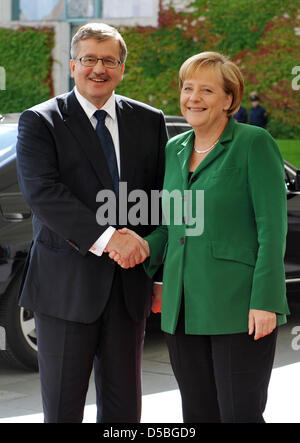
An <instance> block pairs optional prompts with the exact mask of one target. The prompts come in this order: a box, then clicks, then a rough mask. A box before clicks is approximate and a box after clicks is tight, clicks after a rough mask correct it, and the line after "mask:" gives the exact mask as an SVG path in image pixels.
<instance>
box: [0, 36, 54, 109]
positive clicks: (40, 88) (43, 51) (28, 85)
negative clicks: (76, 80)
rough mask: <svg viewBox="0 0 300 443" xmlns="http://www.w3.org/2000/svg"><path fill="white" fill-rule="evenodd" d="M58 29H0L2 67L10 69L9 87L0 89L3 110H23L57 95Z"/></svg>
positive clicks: (0, 103) (7, 74)
mask: <svg viewBox="0 0 300 443" xmlns="http://www.w3.org/2000/svg"><path fill="white" fill-rule="evenodd" d="M53 45H54V31H53V30H52V29H50V28H43V29H40V30H37V29H33V28H20V29H17V30H11V29H6V28H0V66H3V67H4V69H5V71H6V90H4V91H0V113H2V114H5V113H9V112H21V111H23V110H24V109H26V108H28V107H30V106H33V105H35V104H36V103H39V102H42V101H44V100H47V99H48V98H50V97H51V95H53V86H52V76H51V70H52V57H51V51H52V48H53Z"/></svg>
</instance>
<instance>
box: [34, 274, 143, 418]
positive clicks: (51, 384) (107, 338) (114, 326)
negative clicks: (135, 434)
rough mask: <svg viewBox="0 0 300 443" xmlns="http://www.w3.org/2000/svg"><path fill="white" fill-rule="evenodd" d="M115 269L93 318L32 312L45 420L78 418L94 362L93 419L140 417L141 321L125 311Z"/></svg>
mask: <svg viewBox="0 0 300 443" xmlns="http://www.w3.org/2000/svg"><path fill="white" fill-rule="evenodd" d="M116 274H117V275H118V273H116ZM117 275H116V277H115V279H114V283H113V287H112V291H111V295H110V299H109V301H108V303H107V306H106V307H105V310H104V312H103V314H102V315H101V317H100V318H99V319H98V320H97V321H96V322H95V323H92V324H83V323H76V322H69V321H65V320H60V319H57V318H52V317H48V316H46V315H43V314H37V313H35V321H36V329H37V338H38V360H39V369H40V379H41V392H42V401H43V409H44V417H45V422H46V423H47V422H48V423H49V422H50V423H59V422H65V423H76V422H81V421H82V419H83V411H84V405H85V399H86V393H87V390H88V385H89V379H90V375H91V372H92V369H93V364H94V376H95V385H96V395H97V400H96V401H97V422H103V423H109V422H110V423H111V422H115V423H119V422H122V423H137V422H139V421H140V417H141V360H142V348H143V342H144V331H145V321H141V322H138V323H136V322H134V321H133V320H132V319H131V317H130V316H129V314H128V312H127V309H126V306H125V303H124V297H123V291H122V287H121V282H120V279H119V278H118V277H117Z"/></svg>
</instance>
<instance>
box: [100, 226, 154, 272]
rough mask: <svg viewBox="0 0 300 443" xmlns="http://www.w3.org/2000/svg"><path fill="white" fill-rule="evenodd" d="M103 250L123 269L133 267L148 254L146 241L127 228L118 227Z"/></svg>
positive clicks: (141, 261)
mask: <svg viewBox="0 0 300 443" xmlns="http://www.w3.org/2000/svg"><path fill="white" fill-rule="evenodd" d="M104 252H106V253H108V255H109V257H110V258H111V259H112V260H114V261H115V262H117V263H118V264H119V265H120V266H121V268H123V269H128V268H134V266H136V265H138V264H140V263H143V262H144V261H145V260H146V258H147V257H149V255H150V249H149V244H148V242H147V241H146V240H144V239H143V238H142V237H140V236H139V235H138V234H137V233H136V232H134V231H131V230H130V229H127V228H123V229H120V230H118V231H116V232H115V233H114V234H113V235H112V237H111V239H110V241H109V242H108V244H107V246H106V248H105V250H104Z"/></svg>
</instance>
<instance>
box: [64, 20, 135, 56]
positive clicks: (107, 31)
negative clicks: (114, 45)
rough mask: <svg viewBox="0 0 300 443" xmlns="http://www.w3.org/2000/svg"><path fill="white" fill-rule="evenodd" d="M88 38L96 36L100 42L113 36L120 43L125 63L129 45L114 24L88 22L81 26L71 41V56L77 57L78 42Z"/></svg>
mask: <svg viewBox="0 0 300 443" xmlns="http://www.w3.org/2000/svg"><path fill="white" fill-rule="evenodd" d="M88 38H94V39H95V40H98V41H99V42H101V41H104V40H108V39H110V38H113V39H115V40H117V41H119V43H120V60H121V62H122V63H125V60H126V57H127V46H126V43H125V41H124V39H123V37H122V36H121V34H120V33H119V31H118V30H117V29H116V28H114V27H113V26H109V25H106V24H105V23H87V24H86V25H83V26H81V27H80V28H79V29H78V31H77V32H76V34H75V35H74V37H73V38H72V42H71V58H72V59H75V58H76V56H77V54H78V43H79V42H80V41H81V40H86V39H88Z"/></svg>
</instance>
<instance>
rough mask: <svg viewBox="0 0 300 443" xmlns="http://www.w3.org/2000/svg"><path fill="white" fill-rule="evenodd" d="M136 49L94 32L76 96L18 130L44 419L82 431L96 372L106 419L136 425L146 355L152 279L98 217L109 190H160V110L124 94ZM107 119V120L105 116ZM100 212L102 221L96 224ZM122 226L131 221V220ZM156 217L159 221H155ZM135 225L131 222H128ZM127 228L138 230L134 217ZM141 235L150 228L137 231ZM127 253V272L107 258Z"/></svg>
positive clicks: (77, 53) (136, 249) (50, 105)
mask: <svg viewBox="0 0 300 443" xmlns="http://www.w3.org/2000/svg"><path fill="white" fill-rule="evenodd" d="M126 54H127V52H126V44H125V42H124V40H123V38H122V37H121V35H120V34H119V33H118V32H117V30H116V29H114V28H112V27H110V26H107V25H104V24H100V23H97V24H95V23H94V24H88V25H85V26H83V27H81V28H80V29H79V31H78V32H77V33H76V34H75V36H74V37H73V40H72V45H71V57H72V59H71V62H70V66H71V72H72V76H73V78H74V80H75V88H74V90H73V91H72V92H71V93H67V94H64V95H61V96H58V97H55V98H53V99H51V100H49V101H47V102H45V103H42V104H39V105H37V106H34V107H33V108H31V109H29V110H27V111H25V112H24V113H23V114H22V115H21V117H20V121H19V136H18V144H17V161H18V173H19V182H20V187H21V190H22V192H23V195H24V197H25V200H26V201H27V202H28V204H29V205H30V206H31V208H32V212H33V228H34V241H33V246H32V248H31V252H30V259H29V261H28V264H27V269H26V273H25V275H24V282H23V288H22V292H21V297H20V304H21V306H24V307H26V308H28V309H31V310H32V311H34V313H35V321H36V329H37V339H38V358H39V368H40V377H41V391H42V399H43V407H44V415H45V421H46V422H80V421H82V418H83V410H84V404H85V398H86V392H87V389H88V383H89V378H90V374H91V371H92V368H93V364H94V374H95V385H96V393H97V421H98V422H138V421H139V420H140V415H141V356H142V346H143V338H144V330H145V319H146V317H147V316H148V315H149V312H150V306H151V295H152V288H153V281H152V280H151V279H149V278H148V277H147V276H146V274H145V272H144V270H143V267H142V265H138V266H136V267H135V268H134V269H131V267H133V266H134V265H135V264H136V263H141V262H142V261H143V260H144V259H145V256H146V255H145V251H144V249H143V247H142V245H141V243H140V242H139V241H138V240H136V241H135V243H134V242H133V241H132V238H131V237H129V236H128V235H124V234H120V233H119V232H118V231H117V229H118V228H120V227H121V226H124V221H122V223H119V222H118V217H116V220H117V221H116V223H115V225H114V226H111V225H109V224H108V223H107V221H106V220H105V217H103V216H102V218H101V216H99V214H98V209H99V203H97V201H96V199H97V200H98V198H97V195H99V191H105V190H110V191H111V192H116V199H115V203H114V202H113V203H112V204H113V206H114V207H113V208H112V207H110V210H112V209H114V210H116V215H117V216H118V207H119V206H120V204H123V206H124V204H125V203H126V205H127V209H128V211H130V208H132V206H133V203H134V202H131V203H130V202H127V201H126V202H125V201H124V200H126V198H127V195H126V196H124V191H122V196H120V199H123V200H122V201H120V199H119V197H118V184H119V182H120V184H122V183H121V182H123V184H124V183H126V189H127V193H128V194H129V193H130V192H131V191H133V190H136V189H139V190H143V191H144V192H146V194H147V196H148V197H149V201H150V194H151V190H153V189H161V187H162V180H163V173H164V147H165V143H166V140H167V133H166V127H165V121H164V117H163V114H162V112H161V111H158V110H156V109H154V108H152V107H150V106H147V105H145V104H142V103H139V102H137V101H134V100H130V99H128V98H125V97H121V96H118V95H115V94H114V89H115V88H116V86H117V85H118V83H119V82H120V81H121V80H122V79H123V73H124V63H125V59H126ZM103 111H105V113H104V112H103ZM96 214H97V220H96ZM123 218H124V214H123ZM149 219H150V214H149ZM125 224H126V222H125ZM127 226H132V225H131V224H130V220H129V222H128V223H127ZM132 228H133V229H134V230H135V231H136V232H137V233H139V234H140V235H141V236H144V235H146V234H147V233H149V232H150V231H151V227H150V223H148V224H146V223H145V224H144V225H137V226H132ZM112 250H115V251H118V252H119V253H120V254H122V256H123V257H125V260H127V265H128V269H126V270H125V269H121V268H119V267H118V266H117V265H116V264H115V263H114V261H112V260H111V259H110V258H109V257H108V255H107V254H106V253H105V252H110V251H112Z"/></svg>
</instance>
